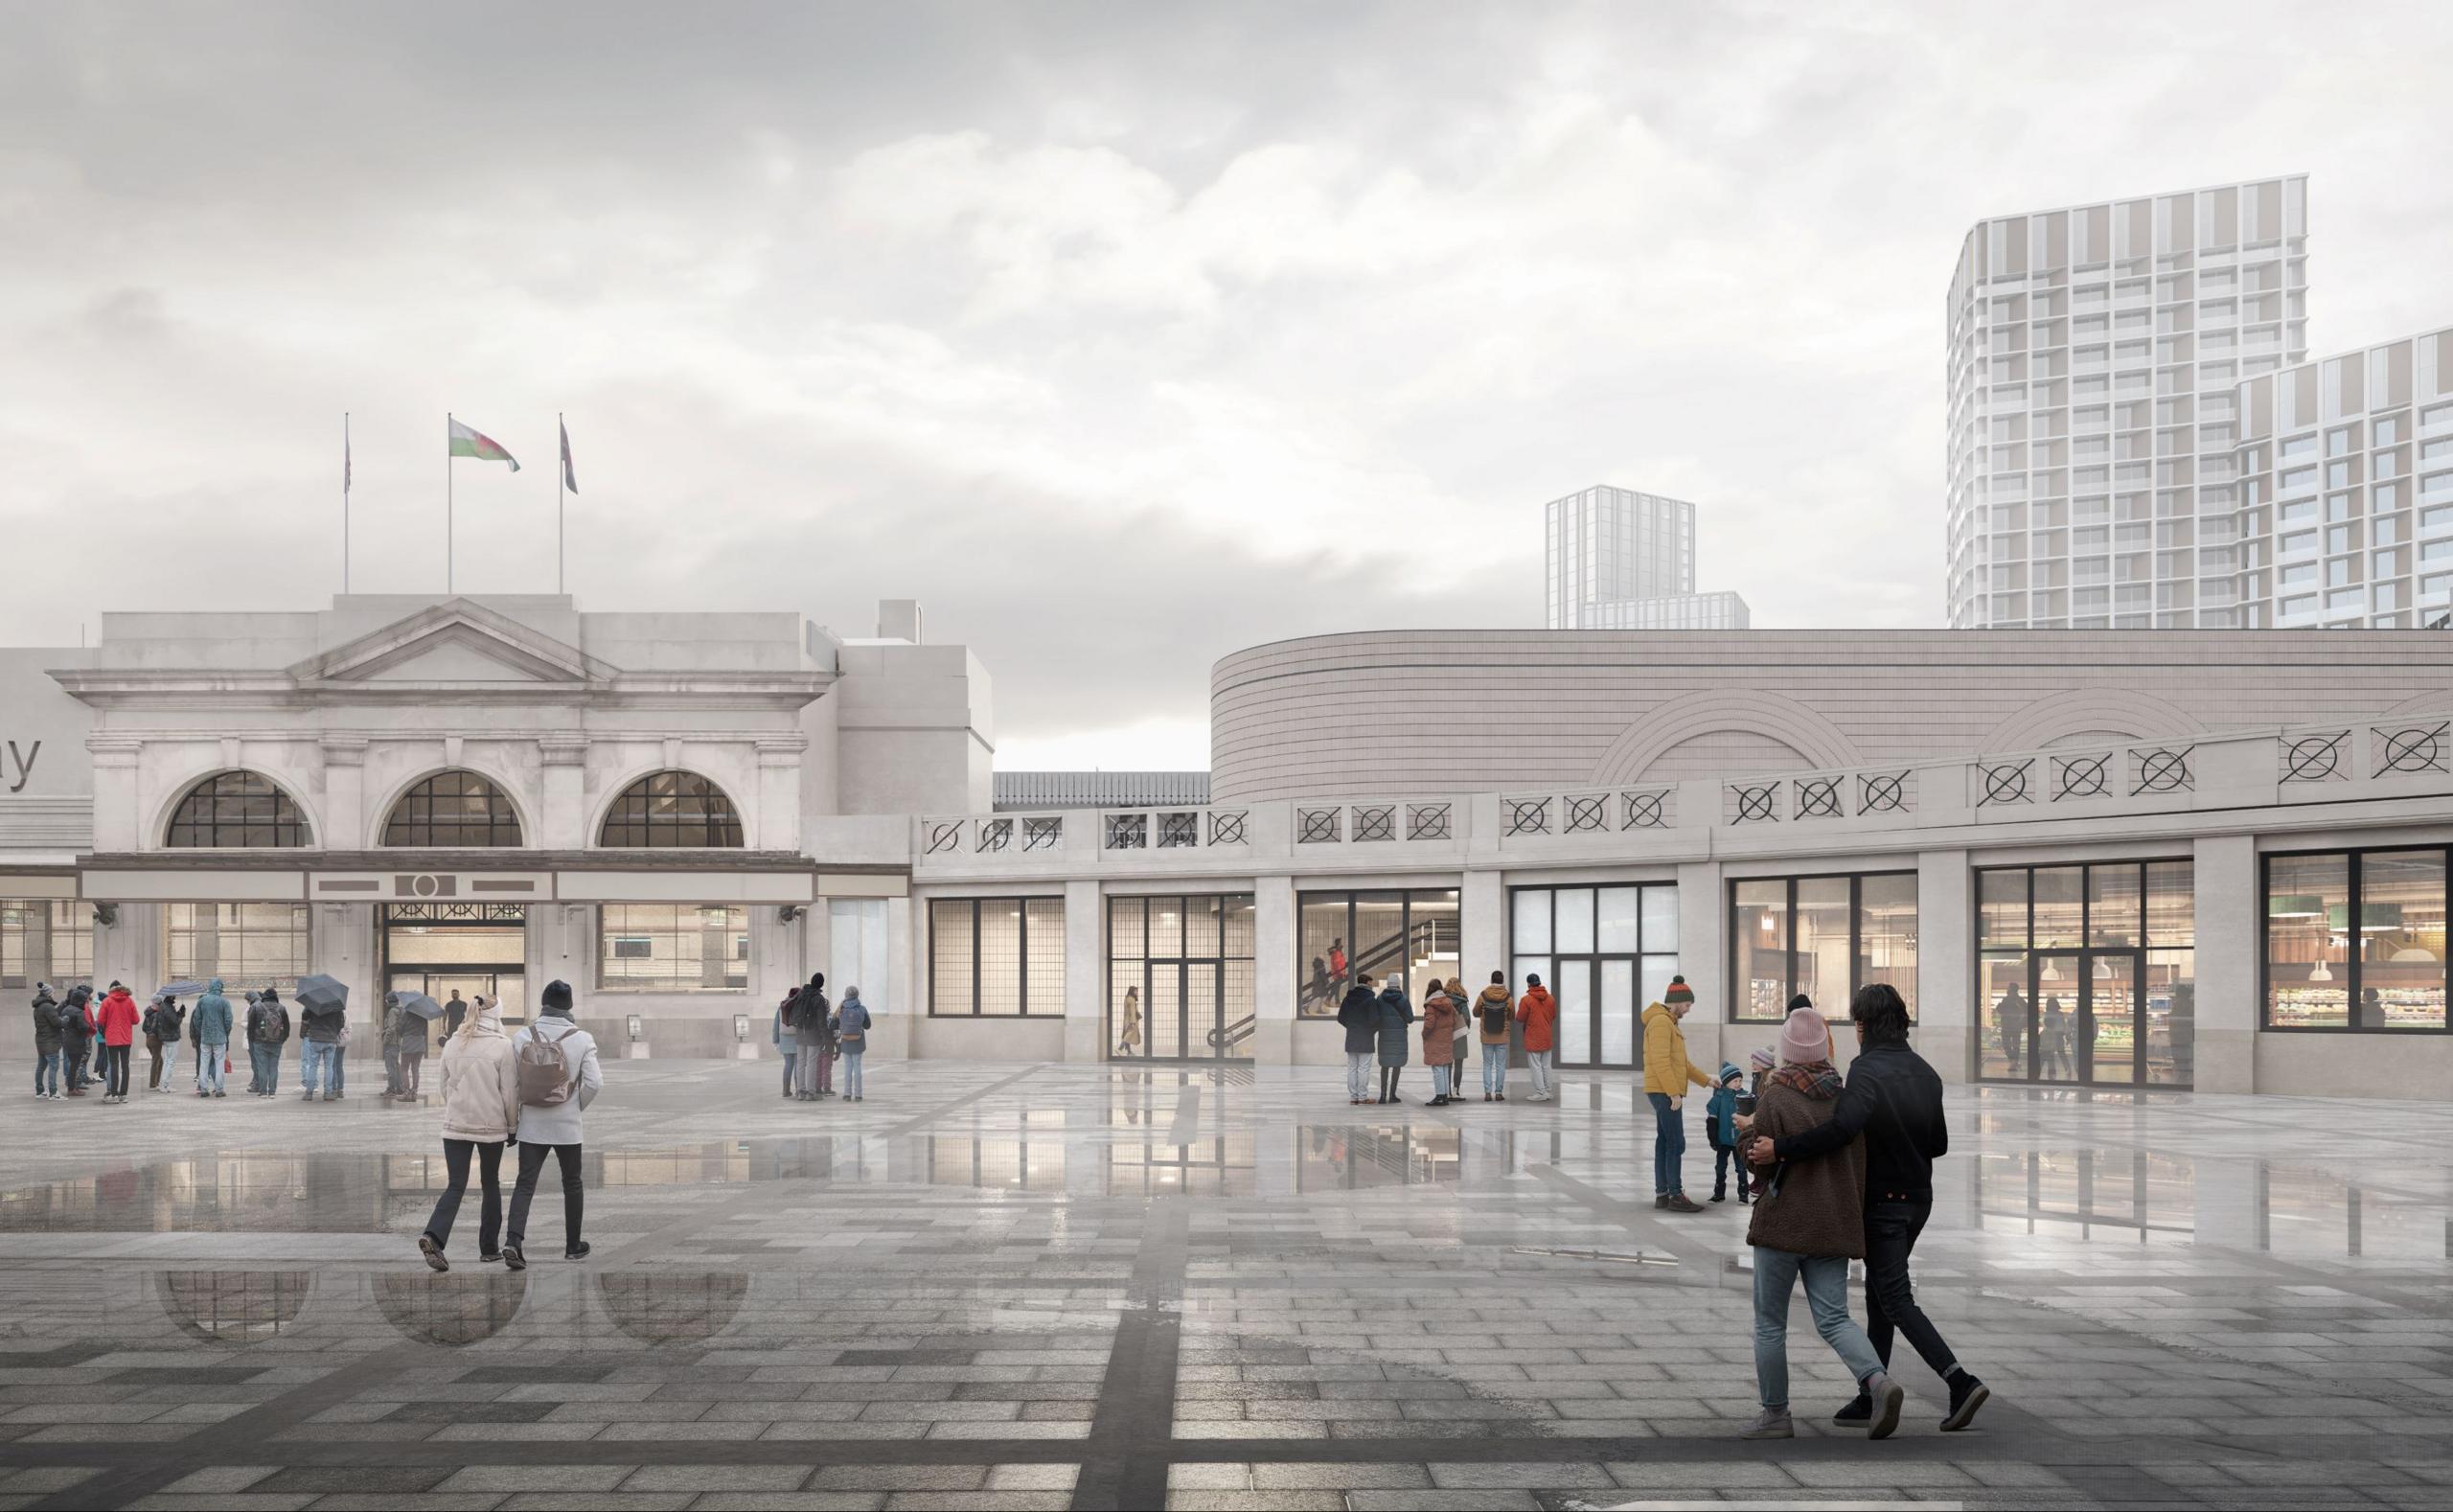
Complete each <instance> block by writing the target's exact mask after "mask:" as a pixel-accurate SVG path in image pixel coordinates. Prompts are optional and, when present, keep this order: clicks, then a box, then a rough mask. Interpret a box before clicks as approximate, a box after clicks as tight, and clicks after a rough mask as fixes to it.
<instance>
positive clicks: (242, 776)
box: [163, 771, 315, 850]
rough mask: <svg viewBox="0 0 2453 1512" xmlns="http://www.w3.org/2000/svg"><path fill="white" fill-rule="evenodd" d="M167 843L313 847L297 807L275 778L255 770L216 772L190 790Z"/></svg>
mask: <svg viewBox="0 0 2453 1512" xmlns="http://www.w3.org/2000/svg"><path fill="white" fill-rule="evenodd" d="M163 843H164V844H165V845H169V846H172V847H174V848H177V849H182V850H184V849H190V848H212V849H223V848H239V847H244V848H247V849H262V850H276V849H295V848H297V847H299V846H304V845H312V844H314V843H315V837H314V835H313V834H312V832H310V831H309V829H308V826H307V820H306V818H305V817H304V816H303V815H301V814H300V813H299V812H298V805H296V804H294V803H292V802H290V801H289V794H287V793H286V792H284V791H282V790H280V789H279V788H276V787H274V786H273V784H272V779H271V778H269V777H264V776H262V775H260V774H258V773H256V772H252V771H225V772H218V773H216V774H215V775H213V776H210V777H207V778H206V779H204V781H202V782H200V783H197V784H196V785H195V787H193V788H190V789H189V790H188V792H187V796H186V797H184V798H181V799H180V800H179V806H178V807H177V808H176V809H173V810H172V811H171V828H170V833H169V834H168V835H166V836H163Z"/></svg>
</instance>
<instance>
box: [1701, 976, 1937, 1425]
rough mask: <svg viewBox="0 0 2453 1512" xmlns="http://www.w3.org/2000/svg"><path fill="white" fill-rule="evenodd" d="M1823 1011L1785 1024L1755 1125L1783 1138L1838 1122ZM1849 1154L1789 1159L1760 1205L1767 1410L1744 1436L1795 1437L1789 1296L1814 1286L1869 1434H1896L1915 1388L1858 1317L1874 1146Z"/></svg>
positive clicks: (1760, 1331) (1762, 1398)
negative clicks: (1852, 1281)
mask: <svg viewBox="0 0 2453 1512" xmlns="http://www.w3.org/2000/svg"><path fill="white" fill-rule="evenodd" d="M1830 1043H1831V1030H1830V1027H1829V1026H1828V1025H1826V1024H1825V1023H1824V1022H1823V1015H1821V1014H1819V1013H1817V1012H1815V1011H1814V1010H1813V1009H1811V1008H1800V1009H1798V1010H1797V1011H1796V1012H1794V1013H1792V1014H1790V1015H1789V1017H1788V1019H1787V1021H1786V1022H1785V1023H1783V1024H1782V1025H1781V1026H1780V1043H1779V1056H1780V1065H1779V1066H1778V1068H1777V1069H1776V1070H1775V1071H1773V1073H1772V1075H1771V1078H1770V1080H1769V1081H1767V1082H1766V1083H1765V1084H1764V1088H1763V1099H1762V1102H1761V1104H1760V1105H1759V1106H1758V1107H1757V1108H1756V1110H1755V1113H1754V1124H1753V1129H1754V1133H1756V1134H1759V1135H1760V1136H1762V1137H1764V1138H1768V1139H1772V1140H1776V1141H1777V1140H1778V1139H1780V1138H1782V1137H1784V1136H1787V1135H1791V1134H1803V1133H1805V1132H1806V1131H1807V1130H1809V1129H1812V1128H1814V1127H1816V1126H1817V1125H1821V1124H1827V1123H1828V1122H1829V1121H1830V1119H1831V1114H1832V1110H1833V1108H1834V1106H1835V1105H1836V1104H1837V1103H1838V1102H1839V1098H1840V1073H1839V1071H1838V1070H1836V1069H1835V1068H1833V1066H1832V1065H1831V1061H1830V1058H1829V1054H1830V1052H1829V1046H1830ZM1843 1147H1844V1148H1845V1155H1844V1156H1842V1157H1840V1158H1836V1159H1829V1160H1815V1161H1808V1162H1806V1163H1803V1164H1800V1165H1787V1164H1784V1165H1781V1166H1779V1167H1778V1168H1777V1169H1776V1170H1775V1171H1774V1172H1773V1174H1772V1181H1771V1187H1770V1189H1769V1190H1768V1191H1766V1192H1765V1193H1764V1194H1763V1196H1762V1197H1761V1198H1760V1199H1759V1200H1757V1201H1756V1203H1755V1204H1754V1221H1753V1222H1752V1223H1750V1224H1748V1225H1747V1228H1746V1242H1747V1243H1748V1244H1749V1245H1751V1246H1753V1247H1754V1389H1755V1396H1756V1398H1757V1400H1758V1401H1759V1403H1760V1405H1761V1407H1762V1412H1761V1413H1760V1415H1758V1416H1757V1417H1756V1418H1755V1419H1754V1422H1752V1423H1750V1424H1748V1425H1747V1426H1746V1428H1745V1430H1744V1431H1743V1432H1741V1433H1740V1434H1739V1435H1738V1436H1739V1437H1741V1438H1793V1437H1795V1436H1796V1435H1797V1429H1796V1425H1795V1423H1794V1421H1793V1420H1792V1419H1791V1417H1790V1415H1789V1297H1790V1295H1791V1294H1793V1293H1795V1292H1796V1291H1797V1288H1798V1283H1799V1281H1800V1280H1803V1281H1804V1283H1805V1300H1806V1307H1807V1308H1808V1310H1809V1311H1811V1312H1812V1313H1813V1315H1814V1327H1815V1331H1816V1332H1817V1333H1819V1334H1821V1335H1822V1336H1823V1342H1824V1343H1826V1344H1829V1345H1830V1346H1831V1350H1832V1353H1834V1354H1836V1355H1838V1356H1839V1357H1840V1363H1842V1364H1845V1365H1846V1366H1847V1367H1848V1373H1849V1374H1850V1375H1851V1376H1853V1377H1854V1378H1855V1379H1856V1381H1857V1387H1858V1390H1859V1391H1860V1393H1862V1394H1863V1395H1864V1396H1865V1398H1866V1400H1867V1401H1868V1403H1870V1404H1871V1405H1872V1407H1871V1411H1870V1413H1869V1420H1868V1424H1867V1433H1866V1436H1867V1437H1868V1438H1889V1437H1890V1436H1891V1432H1892V1431H1893V1430H1894V1429H1896V1428H1898V1426H1899V1408H1900V1404H1901V1402H1902V1401H1903V1400H1904V1399H1905V1397H1906V1393H1905V1392H1903V1391H1902V1390H1901V1389H1900V1388H1899V1386H1897V1385H1896V1384H1895V1383H1893V1382H1892V1381H1891V1376H1890V1374H1889V1373H1888V1372H1886V1371H1885V1370H1884V1369H1883V1364H1882V1360H1881V1358H1880V1357H1879V1356H1877V1355H1876V1354H1875V1353H1874V1346H1873V1344H1872V1343H1871V1341H1869V1340H1868V1339H1867V1338H1866V1331H1865V1330H1864V1329H1862V1328H1860V1327H1858V1326H1857V1322H1856V1319H1854V1318H1852V1317H1849V1316H1848V1262H1849V1261H1851V1260H1854V1259H1859V1258H1862V1257H1863V1256H1864V1254H1865V1252H1866V1237H1865V1220H1864V1212H1863V1204H1864V1197H1865V1190H1866V1152H1865V1146H1864V1143H1863V1142H1862V1141H1860V1140H1854V1139H1851V1140H1844V1141H1843Z"/></svg>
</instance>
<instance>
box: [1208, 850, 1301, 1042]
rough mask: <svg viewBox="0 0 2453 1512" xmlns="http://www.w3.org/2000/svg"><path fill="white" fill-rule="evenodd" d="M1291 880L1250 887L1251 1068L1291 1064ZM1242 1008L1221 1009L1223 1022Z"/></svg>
mask: <svg viewBox="0 0 2453 1512" xmlns="http://www.w3.org/2000/svg"><path fill="white" fill-rule="evenodd" d="M1298 990H1299V989H1298V987H1297V985H1296V979H1295V879H1294V878H1292V877H1261V878H1256V879H1254V881H1253V883H1252V1003H1251V1014H1252V1064H1253V1065H1293V1064H1295V996H1296V994H1297V992H1298ZM1243 1014H1244V1005H1243V1004H1242V1003H1234V1002H1230V1003H1228V1004H1227V1005H1226V1021H1227V1022H1228V1023H1233V1022H1234V1021H1235V1020H1236V1019H1240V1018H1242V1017H1243Z"/></svg>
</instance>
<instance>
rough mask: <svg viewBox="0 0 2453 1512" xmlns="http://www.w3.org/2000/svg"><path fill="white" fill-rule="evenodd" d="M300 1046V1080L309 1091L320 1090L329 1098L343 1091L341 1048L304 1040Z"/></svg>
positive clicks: (318, 1041)
mask: <svg viewBox="0 0 2453 1512" xmlns="http://www.w3.org/2000/svg"><path fill="white" fill-rule="evenodd" d="M299 1045H300V1049H299V1051H298V1079H299V1081H300V1082H301V1083H302V1084H303V1085H304V1086H305V1087H306V1088H307V1090H308V1091H309V1092H314V1091H319V1090H320V1091H322V1092H323V1093H324V1094H325V1095H326V1096H328V1097H329V1096H331V1095H332V1094H333V1093H335V1092H338V1091H339V1090H340V1089H341V1047H340V1046H339V1045H337V1044H329V1043H327V1042H324V1041H321V1040H302V1041H300V1042H299ZM319 1080H320V1085H319Z"/></svg>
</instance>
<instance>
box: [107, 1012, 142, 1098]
mask: <svg viewBox="0 0 2453 1512" xmlns="http://www.w3.org/2000/svg"><path fill="white" fill-rule="evenodd" d="M95 1017H96V1019H98V1020H99V1022H100V1025H101V1028H102V1032H103V1102H106V1103H124V1102H126V1101H127V1075H128V1057H129V1056H130V1055H131V1054H132V1053H133V1052H134V1050H135V1046H136V1026H137V1024H138V1023H139V1022H141V1021H142V1020H143V1019H144V1017H145V1016H144V1014H143V1013H142V1012H140V1011H139V1010H138V1008H137V1006H136V998H135V997H134V995H132V994H130V993H129V992H128V990H127V989H126V988H125V987H114V988H112V989H111V991H110V996H109V997H104V998H103V1006H102V1009H101V1011H100V1012H99V1013H97V1014H96V1016H95Z"/></svg>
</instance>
